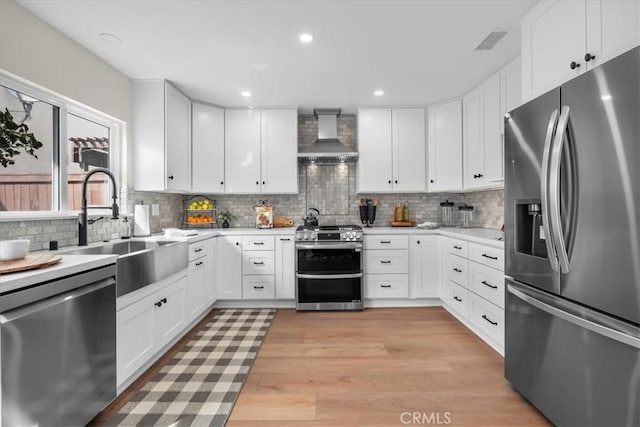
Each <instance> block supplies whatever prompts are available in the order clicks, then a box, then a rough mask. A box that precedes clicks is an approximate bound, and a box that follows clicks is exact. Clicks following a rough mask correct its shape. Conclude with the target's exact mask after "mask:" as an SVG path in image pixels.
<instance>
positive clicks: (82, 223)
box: [78, 168, 118, 246]
mask: <svg viewBox="0 0 640 427" xmlns="http://www.w3.org/2000/svg"><path fill="white" fill-rule="evenodd" d="M98 172H102V173H104V174H106V175H107V176H108V177H109V178H110V179H111V183H112V184H113V204H112V205H111V219H118V204H117V203H116V200H117V199H118V188H117V186H116V178H115V177H114V176H113V174H112V173H111V171H110V170H109V169H105V168H95V169H92V170H90V171H89V173H87V175H86V176H85V177H84V181H82V208H81V211H80V215H79V217H78V246H87V225H88V224H89V221H88V219H87V210H88V209H89V207H88V206H87V182H88V181H89V177H91V175H93V174H95V173H98ZM108 208H109V207H108V206H92V207H91V209H108Z"/></svg>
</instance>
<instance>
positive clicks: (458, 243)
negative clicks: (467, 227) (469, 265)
mask: <svg viewBox="0 0 640 427" xmlns="http://www.w3.org/2000/svg"><path fill="white" fill-rule="evenodd" d="M447 246H448V248H449V253H451V254H454V255H458V256H461V257H465V258H466V257H468V256H469V243H468V242H465V241H464V240H456V239H449V240H448V242H447Z"/></svg>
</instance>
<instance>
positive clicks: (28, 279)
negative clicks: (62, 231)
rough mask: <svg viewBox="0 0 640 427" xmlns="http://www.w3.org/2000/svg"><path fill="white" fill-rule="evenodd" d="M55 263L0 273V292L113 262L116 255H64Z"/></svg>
mask: <svg viewBox="0 0 640 427" xmlns="http://www.w3.org/2000/svg"><path fill="white" fill-rule="evenodd" d="M60 256H61V257H62V259H61V260H60V261H59V262H58V263H57V264H55V265H52V266H51V267H46V268H39V269H35V270H27V271H20V272H16V273H7V274H2V275H0V294H4V293H6V292H11V291H14V290H16V289H20V288H25V287H27V286H33V285H37V284H38V283H43V282H48V281H50V280H55V279H59V278H60V277H64V276H69V275H72V274H77V273H81V272H83V271H87V270H92V269H94V268H98V267H103V266H105V265H109V264H115V262H116V258H118V256H117V255H64V254H60Z"/></svg>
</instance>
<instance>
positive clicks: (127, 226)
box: [120, 216, 131, 239]
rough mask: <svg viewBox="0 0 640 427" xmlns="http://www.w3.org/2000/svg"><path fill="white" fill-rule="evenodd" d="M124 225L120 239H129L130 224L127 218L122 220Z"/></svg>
mask: <svg viewBox="0 0 640 427" xmlns="http://www.w3.org/2000/svg"><path fill="white" fill-rule="evenodd" d="M122 222H123V223H124V227H123V229H122V235H121V236H120V237H121V238H122V239H130V238H131V223H130V222H129V218H128V217H127V216H125V217H124V219H123V220H122Z"/></svg>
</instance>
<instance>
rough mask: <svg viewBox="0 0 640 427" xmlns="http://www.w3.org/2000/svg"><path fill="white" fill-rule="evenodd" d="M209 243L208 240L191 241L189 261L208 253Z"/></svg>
mask: <svg viewBox="0 0 640 427" xmlns="http://www.w3.org/2000/svg"><path fill="white" fill-rule="evenodd" d="M207 252H208V250H207V243H206V241H204V240H203V241H201V242H196V243H191V244H190V245H189V261H193V260H194V259H198V258H202V257H203V256H205V255H207Z"/></svg>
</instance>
